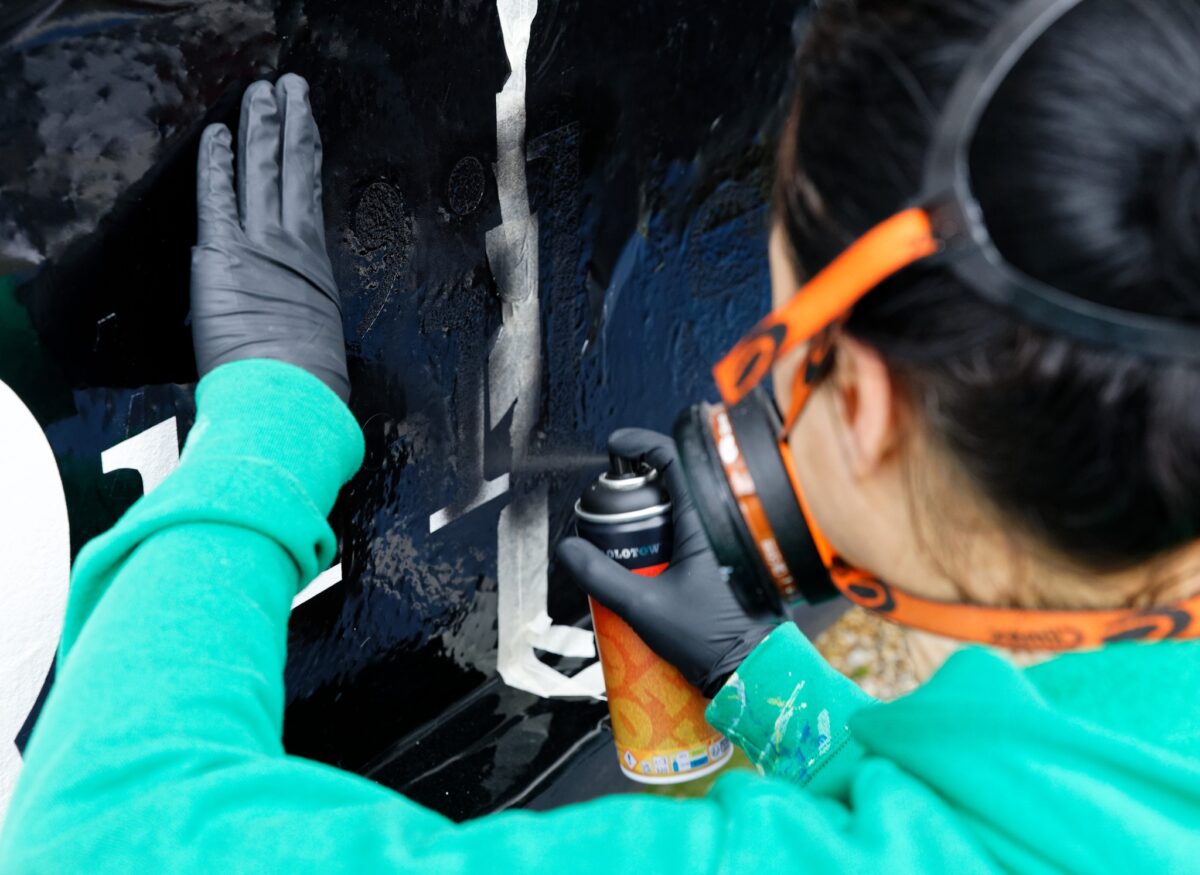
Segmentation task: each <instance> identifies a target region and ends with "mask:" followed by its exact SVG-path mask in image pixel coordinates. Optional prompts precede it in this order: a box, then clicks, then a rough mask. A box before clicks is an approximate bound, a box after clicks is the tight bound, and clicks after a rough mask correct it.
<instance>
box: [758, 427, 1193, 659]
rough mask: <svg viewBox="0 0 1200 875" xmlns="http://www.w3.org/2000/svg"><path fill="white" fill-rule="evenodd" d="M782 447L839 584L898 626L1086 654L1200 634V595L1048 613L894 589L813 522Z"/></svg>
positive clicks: (791, 472)
mask: <svg viewBox="0 0 1200 875" xmlns="http://www.w3.org/2000/svg"><path fill="white" fill-rule="evenodd" d="M779 450H780V452H781V453H782V454H783V458H784V464H785V466H786V467H787V470H788V479H790V480H791V481H792V488H793V489H794V490H795V493H796V498H797V500H798V501H799V502H800V509H801V511H802V512H803V514H804V520H805V522H806V523H807V524H808V530H809V533H810V534H811V535H812V539H813V543H814V544H816V546H817V552H819V553H820V555H821V561H822V562H823V563H824V564H825V567H826V568H827V569H828V570H829V576H830V578H831V579H832V581H833V585H834V586H836V587H837V588H838V590H839V591H840V592H841V593H842V595H844V596H845V597H846V598H847V599H849V600H850V601H852V602H854V603H855V604H856V605H860V606H861V607H864V608H866V609H867V610H869V611H874V612H875V613H877V614H880V615H881V616H883V617H885V618H887V619H889V620H891V621H892V622H894V623H899V624H900V625H901V626H911V627H913V628H914V629H923V630H924V631H926V632H932V633H934V634H936V635H944V636H946V637H947V638H956V639H958V640H960V641H977V642H980V643H983V644H990V645H993V646H996V647H1006V648H1009V649H1011V650H1084V649H1089V648H1095V647H1102V646H1103V645H1105V644H1112V643H1115V642H1117V641H1160V640H1163V639H1167V638H1197V637H1200V595H1197V596H1193V597H1191V598H1189V599H1184V600H1182V601H1178V602H1172V603H1170V604H1166V605H1160V606H1158V607H1153V608H1142V609H1137V608H1123V609H1116V610H1102V611H1091V610H1088V611H1047V610H1021V609H1017V608H996V607H989V606H985V605H966V604H961V603H956V602H942V601H935V600H934V599H927V598H921V597H920V596H915V595H912V594H910V593H908V592H905V591H904V590H902V589H897V588H896V587H894V586H889V585H888V584H886V583H884V582H883V581H882V580H880V579H879V578H878V577H876V576H875V575H873V574H870V573H869V572H866V571H863V570H862V569H859V568H855V567H853V566H851V565H850V564H849V563H847V562H846V561H845V560H843V559H842V558H841V557H840V556H839V555H838V554H837V552H836V551H835V550H834V549H833V547H832V546H831V545H830V543H829V540H828V539H827V538H826V537H825V536H824V534H822V532H821V530H820V529H819V528H818V527H817V524H816V521H815V520H814V519H813V516H812V513H811V511H810V510H809V508H808V502H807V501H805V499H804V493H803V491H802V490H801V489H800V482H799V480H798V479H797V477H796V471H795V468H794V466H793V464H792V459H791V453H790V452H789V451H788V447H787V445H786V444H782V445H781V446H780V448H779Z"/></svg>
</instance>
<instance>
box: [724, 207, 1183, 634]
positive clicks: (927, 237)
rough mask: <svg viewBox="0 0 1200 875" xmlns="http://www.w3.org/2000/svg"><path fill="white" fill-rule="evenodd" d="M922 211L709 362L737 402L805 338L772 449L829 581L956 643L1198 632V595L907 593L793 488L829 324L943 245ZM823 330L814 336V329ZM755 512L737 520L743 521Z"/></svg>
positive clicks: (839, 263)
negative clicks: (1089, 598)
mask: <svg viewBox="0 0 1200 875" xmlns="http://www.w3.org/2000/svg"><path fill="white" fill-rule="evenodd" d="M946 246H947V241H945V240H939V238H938V237H937V236H936V234H935V231H934V221H933V219H932V218H931V216H930V213H929V212H928V211H926V210H925V209H922V208H912V209H908V210H904V211H903V212H901V213H898V214H896V215H894V216H892V217H891V218H890V219H888V220H886V221H885V222H883V223H881V224H880V225H877V226H876V227H875V228H873V229H872V230H871V231H869V232H868V233H867V234H865V235H863V236H862V237H861V238H860V239H859V240H858V241H857V242H856V243H854V244H853V245H852V246H850V248H848V249H847V250H846V251H845V252H843V253H842V254H841V255H840V256H839V257H838V258H837V259H835V260H834V261H833V262H832V263H831V264H830V265H829V266H828V267H826V268H825V269H824V270H823V271H821V272H820V273H819V274H817V275H816V276H815V277H813V279H812V280H811V281H809V282H808V283H807V284H805V285H804V287H803V288H801V289H800V291H799V292H798V293H797V294H796V295H795V296H794V297H793V298H792V299H791V301H789V302H788V303H787V304H786V305H784V306H783V307H780V308H779V309H778V310H776V311H774V312H773V313H771V314H769V315H768V316H766V317H765V318H764V319H762V320H761V321H760V322H759V323H758V325H756V326H755V328H754V329H753V330H752V331H751V332H750V333H749V334H748V335H747V336H746V337H745V338H744V339H743V340H742V341H741V342H739V343H738V344H737V345H736V346H735V347H734V348H733V349H732V350H730V351H729V353H728V354H727V355H726V356H725V357H724V358H723V359H722V360H721V361H720V362H718V364H717V365H716V367H714V369H713V377H714V379H715V381H716V384H717V387H718V389H719V391H720V393H721V397H722V400H723V401H724V402H725V405H726V407H727V408H732V407H734V406H736V405H737V404H739V403H741V402H742V401H743V400H744V399H745V398H746V396H747V395H748V394H749V393H750V392H751V390H753V389H754V388H755V387H756V386H758V385H759V384H760V383H761V382H762V380H763V378H764V377H765V376H766V375H767V373H768V372H769V371H770V369H771V366H772V365H773V364H774V363H775V362H777V361H778V360H779V358H780V357H782V356H784V355H786V354H787V353H789V352H791V351H792V350H794V349H796V348H798V347H799V346H800V345H801V344H803V343H806V342H809V341H813V342H814V344H813V346H812V347H811V348H810V350H809V353H808V356H807V358H806V361H805V362H804V363H803V364H802V365H801V367H800V370H799V371H798V373H797V377H796V381H795V385H794V388H793V392H792V401H791V403H790V405H789V408H790V409H789V410H788V413H787V416H786V417H785V419H784V425H783V428H782V430H781V433H780V434H779V439H778V450H779V453H780V454H781V456H782V457H783V461H784V466H785V468H786V469H787V472H788V479H789V480H790V482H791V487H792V490H793V492H794V493H795V496H796V500H797V502H798V503H799V505H800V508H801V511H802V512H803V515H804V519H805V521H806V523H807V524H808V528H809V533H810V534H811V536H812V539H813V543H814V544H815V545H816V548H817V552H818V553H819V554H820V557H821V561H822V563H823V564H824V566H825V567H826V569H827V570H828V572H829V576H830V578H831V580H832V582H833V584H834V586H835V587H836V588H837V589H838V591H840V592H841V593H842V594H843V595H844V596H845V597H846V598H847V599H849V600H850V601H851V602H853V603H855V604H857V605H861V606H862V607H864V608H867V609H868V610H871V611H874V612H876V613H878V614H881V615H883V616H884V617H886V618H887V619H889V620H892V621H894V622H896V623H899V624H901V625H904V626H912V627H914V628H917V629H923V630H925V631H928V632H933V633H936V634H940V635H945V636H948V637H952V638H957V639H960V640H966V641H977V642H982V643H986V644H991V645H995V646H1001V647H1006V648H1010V649H1017V650H1071V649H1083V648H1090V647H1099V646H1102V645H1104V644H1108V643H1112V642H1115V641H1123V640H1143V641H1145V640H1160V639H1164V638H1193V637H1197V636H1200V621H1198V619H1197V618H1198V617H1200V595H1198V596H1195V597H1193V598H1190V599H1187V600H1182V601H1178V602H1173V603H1170V604H1166V605H1161V606H1157V607H1153V608H1147V609H1116V610H1067V611H1064V610H1057V611H1055V610H1024V609H1014V608H1001V607H991V606H985V605H969V604H962V603H953V602H943V601H937V600H933V599H927V598H922V597H920V596H915V595H912V594H911V593H908V592H905V591H904V590H901V589H897V588H896V587H894V586H890V585H888V584H886V583H884V582H883V581H882V580H880V579H879V578H878V577H877V576H876V575H874V574H872V573H870V572H868V571H864V570H862V569H860V568H855V567H854V566H852V565H851V564H850V563H848V562H846V561H845V560H844V559H843V558H842V557H841V556H839V555H838V553H837V551H836V550H835V549H834V548H833V546H832V545H831V544H830V543H829V540H828V538H826V537H825V536H824V534H823V533H822V532H821V530H820V528H819V527H818V526H817V524H816V520H815V519H814V517H813V514H812V512H811V511H810V509H809V507H808V503H807V501H806V500H805V498H804V492H803V490H802V489H801V487H800V482H799V479H798V477H797V475H796V470H795V466H794V464H793V462H792V456H791V452H790V449H789V447H788V443H787V439H788V434H789V433H790V431H791V427H792V425H793V424H794V423H795V421H796V419H797V417H798V416H799V415H800V412H801V411H802V409H803V407H804V404H805V402H806V401H807V399H808V396H809V394H810V392H811V389H812V383H813V380H814V377H816V375H819V374H820V373H822V372H823V371H824V370H825V369H824V368H823V367H822V364H823V360H824V358H825V356H826V355H827V354H828V342H830V338H829V336H828V335H829V332H830V331H831V329H832V327H833V326H835V325H836V323H837V322H838V321H839V320H841V319H844V318H845V316H846V315H847V314H848V313H849V311H850V310H851V308H852V307H853V306H854V305H855V304H856V303H857V302H858V301H859V300H860V299H861V298H862V297H863V296H864V295H866V294H867V293H868V292H870V291H871V290H872V289H873V288H875V287H876V286H877V285H878V284H879V283H880V282H882V281H883V280H885V279H887V278H888V277H890V276H892V275H893V274H895V273H897V272H898V271H900V270H902V269H904V268H905V267H907V266H909V265H911V264H914V263H916V262H918V261H921V260H923V259H926V258H929V257H930V256H934V255H936V254H938V253H939V252H942V251H944V250H945V248H946ZM823 333H824V335H825V337H824V340H825V341H826V342H822V339H823V338H822V335H823ZM762 522H763V521H762V520H755V521H751V520H747V524H748V525H752V524H755V523H756V524H757V525H756V526H755V527H758V528H761V525H762Z"/></svg>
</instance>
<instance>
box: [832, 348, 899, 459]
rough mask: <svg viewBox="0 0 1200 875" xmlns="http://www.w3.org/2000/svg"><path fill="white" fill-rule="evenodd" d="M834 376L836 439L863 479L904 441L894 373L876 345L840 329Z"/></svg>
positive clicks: (833, 394) (833, 398)
mask: <svg viewBox="0 0 1200 875" xmlns="http://www.w3.org/2000/svg"><path fill="white" fill-rule="evenodd" d="M831 376H832V380H830V383H831V384H832V385H831V386H830V388H831V389H833V392H832V393H831V394H832V396H833V397H832V401H833V407H834V416H835V417H836V418H837V424H838V426H839V427H838V428H837V434H838V438H837V439H838V441H839V442H840V443H841V444H842V452H843V454H844V457H845V458H846V460H847V461H848V462H849V465H850V471H851V473H853V474H854V475H855V476H856V477H865V476H867V475H870V474H872V473H874V472H875V471H876V470H877V469H878V468H879V467H880V466H881V465H882V464H883V463H884V462H886V461H887V459H888V458H889V456H890V455H891V452H892V450H893V449H894V448H895V447H896V445H897V444H898V443H899V440H900V424H899V422H900V417H899V416H898V415H897V414H898V412H899V408H900V399H899V397H898V395H897V392H896V387H895V385H894V383H893V381H892V376H891V372H890V371H889V370H888V367H887V364H886V363H885V362H884V360H883V357H882V356H881V355H880V354H879V353H878V352H877V351H876V350H875V348H874V347H871V346H868V345H867V344H865V343H862V342H861V341H858V340H855V339H854V338H853V337H849V336H847V335H846V334H844V333H842V334H840V335H839V337H838V340H837V348H836V352H835V358H834V369H833V374H832V375H831Z"/></svg>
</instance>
